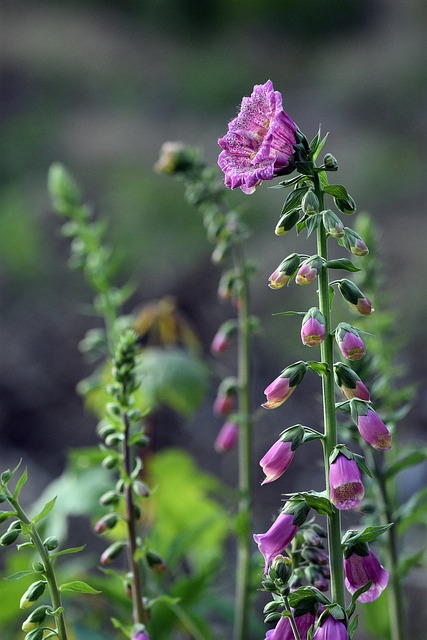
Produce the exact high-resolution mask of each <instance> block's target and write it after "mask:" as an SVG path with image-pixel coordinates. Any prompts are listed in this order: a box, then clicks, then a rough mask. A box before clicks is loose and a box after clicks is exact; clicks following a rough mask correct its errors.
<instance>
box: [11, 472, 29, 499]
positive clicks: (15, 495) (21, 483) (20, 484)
mask: <svg viewBox="0 0 427 640" xmlns="http://www.w3.org/2000/svg"><path fill="white" fill-rule="evenodd" d="M27 479H28V472H27V469H25V470H24V473H23V474H22V475H21V477H20V478H19V480H18V482H17V483H16V487H15V491H14V492H13V499H14V500H17V499H18V497H19V494H20V492H21V489H22V487H23V486H24V484H25V483H26V482H27Z"/></svg>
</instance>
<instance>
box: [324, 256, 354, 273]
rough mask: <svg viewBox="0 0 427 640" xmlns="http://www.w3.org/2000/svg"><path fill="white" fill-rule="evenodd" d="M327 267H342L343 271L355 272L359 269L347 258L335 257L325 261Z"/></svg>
mask: <svg viewBox="0 0 427 640" xmlns="http://www.w3.org/2000/svg"><path fill="white" fill-rule="evenodd" d="M326 266H327V267H328V269H344V271H351V272H353V273H356V271H360V269H359V267H356V265H355V264H353V262H352V261H351V260H349V259H348V258H337V259H336V260H328V262H327V263H326Z"/></svg>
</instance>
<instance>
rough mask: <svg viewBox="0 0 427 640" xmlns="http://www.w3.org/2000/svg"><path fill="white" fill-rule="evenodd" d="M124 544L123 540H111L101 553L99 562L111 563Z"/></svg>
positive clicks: (103, 563)
mask: <svg viewBox="0 0 427 640" xmlns="http://www.w3.org/2000/svg"><path fill="white" fill-rule="evenodd" d="M124 548H125V545H124V543H123V542H119V541H118V542H113V544H111V545H110V546H109V547H107V549H105V551H104V553H103V554H102V555H101V558H100V562H101V564H102V565H104V566H105V565H107V564H111V563H112V562H113V560H115V559H116V558H117V557H118V556H119V555H120V554H121V552H122V551H123V549H124Z"/></svg>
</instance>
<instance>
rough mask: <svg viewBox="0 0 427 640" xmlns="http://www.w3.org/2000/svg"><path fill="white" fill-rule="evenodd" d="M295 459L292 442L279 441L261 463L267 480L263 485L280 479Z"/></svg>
mask: <svg viewBox="0 0 427 640" xmlns="http://www.w3.org/2000/svg"><path fill="white" fill-rule="evenodd" d="M293 457H294V451H292V442H282V440H278V441H277V442H275V443H274V444H273V446H272V447H270V449H269V450H268V451H267V453H266V454H265V455H264V456H263V457H262V458H261V460H260V461H259V463H260V465H261V467H262V470H263V471H264V473H265V475H266V478H265V480H264V482H263V483H262V484H267V483H268V482H273V481H274V480H277V478H280V476H281V475H282V474H283V473H284V472H285V471H286V469H287V468H288V467H289V465H290V464H291V462H292V460H293Z"/></svg>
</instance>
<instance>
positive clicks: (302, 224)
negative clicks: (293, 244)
mask: <svg viewBox="0 0 427 640" xmlns="http://www.w3.org/2000/svg"><path fill="white" fill-rule="evenodd" d="M306 226H307V216H306V217H305V218H303V219H302V220H300V221H299V222H298V224H297V226H296V230H297V235H299V234H300V233H301V231H302V230H303V229H305V228H306Z"/></svg>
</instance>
